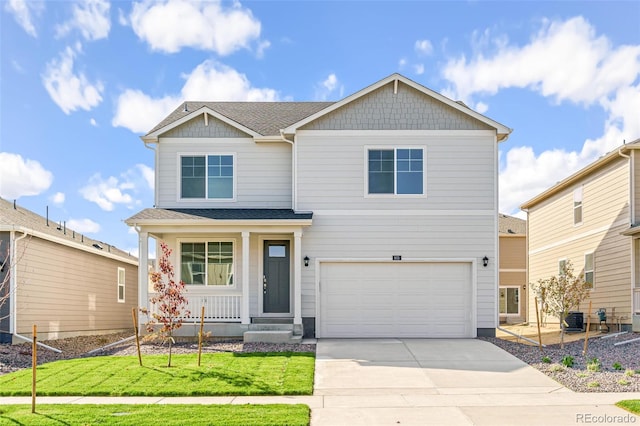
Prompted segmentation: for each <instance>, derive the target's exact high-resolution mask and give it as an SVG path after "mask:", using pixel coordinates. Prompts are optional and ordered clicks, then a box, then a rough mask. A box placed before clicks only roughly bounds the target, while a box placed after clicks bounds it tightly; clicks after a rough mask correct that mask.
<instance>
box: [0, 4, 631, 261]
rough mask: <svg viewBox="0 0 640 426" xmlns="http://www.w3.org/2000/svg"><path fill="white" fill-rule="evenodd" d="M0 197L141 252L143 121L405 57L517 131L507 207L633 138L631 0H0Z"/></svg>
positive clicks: (292, 88) (390, 68) (430, 80)
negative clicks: (134, 220) (137, 219)
mask: <svg viewBox="0 0 640 426" xmlns="http://www.w3.org/2000/svg"><path fill="white" fill-rule="evenodd" d="M0 8H1V10H0V196H1V197H3V198H5V199H8V200H14V199H17V203H18V204H19V205H21V206H23V207H25V208H28V209H30V210H32V211H34V212H36V213H39V214H41V215H45V212H46V208H47V206H48V208H49V217H50V218H51V219H52V220H55V221H60V222H66V226H67V228H69V229H73V230H75V231H77V232H80V233H83V234H85V235H88V236H90V237H91V238H94V239H98V240H102V241H104V242H106V243H108V244H112V245H115V246H117V247H118V248H120V249H123V250H127V251H129V252H131V253H132V254H134V255H137V253H138V241H137V235H136V233H135V231H134V230H133V229H131V228H129V227H127V226H126V225H125V224H124V222H123V220H124V219H126V218H128V217H130V216H132V215H133V214H135V213H136V212H138V211H139V210H142V209H143V208H147V207H152V206H153V203H154V200H153V184H154V183H153V182H154V180H153V176H154V163H153V160H154V158H153V152H152V151H150V150H149V149H146V148H145V147H144V144H143V143H142V141H141V140H140V136H141V135H143V134H145V133H146V132H147V131H148V130H150V129H151V128H152V127H154V126H155V125H156V124H157V123H158V122H160V121H161V120H162V119H163V118H164V117H165V116H166V115H167V114H168V113H169V112H170V111H172V110H173V109H175V108H176V107H178V105H179V104H180V103H181V102H182V101H184V100H191V101H224V100H233V101H318V100H322V101H325V100H328V101H336V100H339V99H341V98H343V97H345V96H348V95H350V94H352V93H354V92H357V91H358V90H360V89H362V88H364V87H366V86H368V85H370V84H372V83H375V82H376V81H378V80H380V79H382V78H384V77H387V76H388V75H390V74H392V73H395V72H399V73H401V74H403V75H405V76H406V77H408V78H410V79H412V80H414V81H416V82H418V83H420V84H422V85H424V86H426V87H428V88H430V89H432V90H435V91H437V92H440V93H442V94H443V95H445V96H448V97H450V98H451V99H454V100H462V101H463V102H465V103H466V104H467V105H468V106H470V107H471V108H473V109H475V110H476V111H478V112H480V113H482V114H485V115H487V116H488V117H490V118H492V119H494V120H496V121H498V122H500V123H502V124H504V125H506V126H508V127H510V128H512V129H514V130H513V133H512V134H511V136H510V137H509V139H508V140H507V141H506V142H504V143H502V144H500V146H499V152H500V154H499V156H500V157H499V158H500V164H499V187H500V211H501V212H502V213H506V214H512V215H517V216H519V217H524V214H523V212H521V211H520V209H519V206H520V205H521V204H522V203H523V202H525V201H527V200H528V199H530V198H532V197H533V196H535V195H537V194H539V193H540V192H542V191H544V190H545V189H547V188H549V187H550V186H552V185H553V184H554V183H556V182H558V181H560V180H562V179H563V178H565V177H567V176H569V175H570V174H571V173H573V172H575V171H577V170H578V169H580V168H582V167H583V166H585V165H587V164H588V163H590V162H592V161H594V160H595V159H597V158H598V157H600V156H601V155H603V154H605V153H607V152H609V151H611V150H613V149H614V148H616V147H617V146H619V145H621V144H622V143H623V142H624V141H626V142H630V141H632V140H635V139H638V138H640V2H638V1H584V2H583V1H563V2H553V1H532V2H526V1H442V2H440V1H419V0H415V1H243V2H239V1H236V2H226V1H203V2H195V1H184V0H161V1H160V0H158V1H146V0H143V1H134V2H130V1H116V2H109V1H107V0H87V1H75V0H74V1H44V2H42V1H40V2H36V1H24V0H2V1H0Z"/></svg>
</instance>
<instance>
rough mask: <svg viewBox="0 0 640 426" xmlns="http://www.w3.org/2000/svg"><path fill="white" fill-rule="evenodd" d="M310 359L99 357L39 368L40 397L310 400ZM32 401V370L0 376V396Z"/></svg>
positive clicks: (276, 356) (296, 355)
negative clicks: (284, 397) (297, 397)
mask: <svg viewBox="0 0 640 426" xmlns="http://www.w3.org/2000/svg"><path fill="white" fill-rule="evenodd" d="M314 361H315V357H314V354H313V353H290V352H278V353H276V352H274V353H249V354H234V353H215V354H203V355H202V363H201V364H202V365H201V367H198V365H197V358H196V356H194V355H173V361H172V364H173V366H172V367H171V368H167V367H166V362H167V357H166V355H149V356H145V357H143V363H144V367H140V366H139V365H138V357H137V356H101V357H94V358H78V359H72V360H66V361H56V362H51V363H47V364H43V365H40V366H38V371H37V395H39V396H65V395H79V396H88V395H93V396H119V395H123V396H192V395H203V396H205V395H206V396H228V395H311V394H312V392H313V374H314ZM28 395H31V369H26V370H21V371H17V372H14V373H11V374H6V375H3V376H0V396H28Z"/></svg>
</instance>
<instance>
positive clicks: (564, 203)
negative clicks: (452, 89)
mask: <svg viewBox="0 0 640 426" xmlns="http://www.w3.org/2000/svg"><path fill="white" fill-rule="evenodd" d="M639 149H640V140H636V141H634V142H631V143H628V144H625V145H622V146H621V147H620V148H619V149H616V150H614V151H612V152H610V153H608V154H606V155H604V156H602V157H600V158H599V159H598V160H596V161H595V162H593V163H591V164H589V165H588V166H586V167H584V168H583V169H581V170H579V171H578V172H576V173H574V174H573V175H571V176H569V177H568V178H566V179H564V180H562V181H560V182H558V183H557V184H556V185H554V186H552V187H551V188H549V189H548V190H546V191H545V192H543V193H541V194H539V195H537V196H536V197H534V198H533V199H531V200H529V201H527V202H526V203H524V204H523V205H522V206H521V208H522V209H523V210H525V211H526V212H527V218H528V220H527V221H528V245H529V247H528V256H529V282H530V283H535V282H537V281H538V280H539V279H546V278H548V277H550V276H552V275H558V274H559V273H560V272H561V271H562V270H563V266H564V265H565V264H566V262H568V261H569V262H571V264H572V265H573V267H574V274H575V275H579V274H583V276H584V279H585V280H586V281H588V282H589V283H590V285H591V292H590V298H589V300H591V302H592V312H591V316H592V317H593V318H594V319H595V318H596V316H595V312H596V311H597V310H599V309H604V310H605V311H606V313H607V321H608V323H609V324H611V325H614V324H615V326H616V327H615V328H614V330H615V329H616V328H617V324H618V323H619V324H620V327H621V328H622V329H623V330H624V329H627V330H628V329H631V328H633V330H638V331H640V273H639V272H638V271H640V269H639V268H640V226H638V223H639V219H638V212H639V211H640V192H639V191H640V152H638V150H639ZM534 297H535V295H534V294H533V293H531V294H530V295H529V303H530V309H529V321H530V322H534V323H535V305H534V303H535V302H534ZM589 300H587V301H586V302H584V303H583V304H582V305H581V306H580V307H579V310H580V311H582V312H583V313H584V315H585V321H586V315H587V309H588V303H589ZM532 315H533V316H532ZM547 321H548V322H554V321H555V322H556V323H557V319H554V318H548V319H547Z"/></svg>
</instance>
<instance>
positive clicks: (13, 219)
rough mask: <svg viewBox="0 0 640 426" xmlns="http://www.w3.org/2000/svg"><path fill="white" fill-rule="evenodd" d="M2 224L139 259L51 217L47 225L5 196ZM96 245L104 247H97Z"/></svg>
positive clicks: (1, 202) (0, 203) (1, 206)
mask: <svg viewBox="0 0 640 426" xmlns="http://www.w3.org/2000/svg"><path fill="white" fill-rule="evenodd" d="M1 225H6V226H16V227H22V228H25V229H27V230H30V231H35V232H40V233H42V234H45V235H50V236H52V237H56V238H61V239H63V240H67V241H69V242H72V243H75V244H79V245H83V246H86V247H92V249H94V250H95V251H96V254H102V253H111V254H112V255H116V256H120V257H123V258H126V259H128V260H136V259H137V258H136V257H135V256H131V255H130V254H129V253H127V252H125V251H123V250H120V249H118V248H116V247H114V246H112V245H109V244H107V243H105V242H102V241H98V240H94V239H93V238H89V237H87V236H85V235H82V234H80V233H78V232H75V231H74V230H72V229H70V228H67V227H66V226H65V225H64V224H61V223H59V222H56V221H54V220H52V219H51V218H50V219H49V225H47V218H46V217H44V216H40V215H39V214H36V213H34V212H32V211H31V210H27V209H25V208H23V207H20V206H19V205H17V204H16V205H15V208H14V203H12V202H10V201H7V200H5V199H3V198H0V226H1ZM95 245H98V246H100V247H102V249H99V248H97V247H95Z"/></svg>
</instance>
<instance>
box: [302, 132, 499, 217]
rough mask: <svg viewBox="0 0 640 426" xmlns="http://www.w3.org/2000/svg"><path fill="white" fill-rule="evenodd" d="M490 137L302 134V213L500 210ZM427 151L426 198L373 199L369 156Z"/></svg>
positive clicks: (477, 134) (483, 134)
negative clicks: (369, 187) (393, 151)
mask: <svg viewBox="0 0 640 426" xmlns="http://www.w3.org/2000/svg"><path fill="white" fill-rule="evenodd" d="M495 145H496V142H495V134H492V133H491V132H490V131H482V130H480V131H460V132H455V131H450V132H449V131H446V132H440V131H416V132H403V131H398V132H396V131H384V130H382V131H376V130H374V131H357V132H354V131H340V130H338V131H324V132H323V131H300V132H299V134H298V135H297V136H296V153H295V154H296V164H297V171H296V176H297V178H296V181H297V184H296V194H297V206H296V208H297V210H300V211H314V212H315V211H318V210H333V209H339V210H360V209H367V210H369V209H375V210H380V209H385V210H403V209H426V210H443V209H444V210H450V209H452V210H492V211H493V210H494V209H495V189H496V185H495V174H496V172H495V170H494V168H495V164H494V163H495V149H496V147H495ZM393 147H396V148H424V172H425V173H426V179H425V192H426V196H417V197H416V196H410V197H380V196H371V197H370V196H367V195H366V192H367V188H366V186H365V182H366V180H365V179H366V174H367V170H368V169H367V167H368V162H367V150H368V149H369V148H371V149H377V148H380V149H384V148H393Z"/></svg>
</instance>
